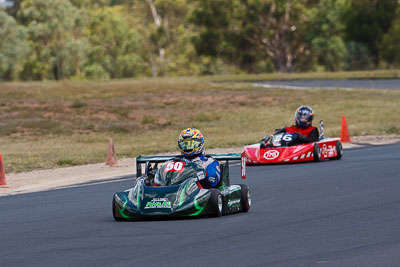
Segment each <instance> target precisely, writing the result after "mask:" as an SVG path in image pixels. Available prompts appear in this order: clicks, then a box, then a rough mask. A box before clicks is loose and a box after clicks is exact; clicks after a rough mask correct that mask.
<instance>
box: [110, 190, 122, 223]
mask: <svg viewBox="0 0 400 267" xmlns="http://www.w3.org/2000/svg"><path fill="white" fill-rule="evenodd" d="M116 195H117V194H114V196H113V200H112V213H113V217H114V220H116V221H123V220H124V219H123V218H122V217H121V215H120V214H119V212H118V210H117V203H116V202H115V197H116Z"/></svg>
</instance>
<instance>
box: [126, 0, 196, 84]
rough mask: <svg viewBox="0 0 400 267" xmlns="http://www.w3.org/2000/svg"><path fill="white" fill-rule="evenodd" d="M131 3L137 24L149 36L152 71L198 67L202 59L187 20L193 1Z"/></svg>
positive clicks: (138, 0) (143, 0) (176, 72)
mask: <svg viewBox="0 0 400 267" xmlns="http://www.w3.org/2000/svg"><path fill="white" fill-rule="evenodd" d="M132 2H133V3H132V4H131V5H130V12H131V16H132V17H135V18H136V19H134V20H135V24H134V25H135V26H136V27H137V28H138V29H139V31H140V32H141V33H142V35H143V36H146V45H147V48H148V56H147V57H148V60H149V61H150V63H151V67H152V75H153V77H156V76H165V75H188V74H193V73H196V72H197V71H198V64H199V61H198V59H197V57H196V53H195V50H194V47H193V44H192V43H191V41H190V40H191V38H192V35H193V32H192V30H191V29H190V27H189V24H188V23H187V20H186V14H187V13H189V12H190V10H191V6H192V4H190V3H188V2H187V1H186V0H134V1H132Z"/></svg>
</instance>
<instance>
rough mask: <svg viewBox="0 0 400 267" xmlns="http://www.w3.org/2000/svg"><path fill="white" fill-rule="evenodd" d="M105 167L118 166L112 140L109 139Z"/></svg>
mask: <svg viewBox="0 0 400 267" xmlns="http://www.w3.org/2000/svg"><path fill="white" fill-rule="evenodd" d="M106 165H107V166H110V167H116V166H118V162H117V155H116V154H115V150H114V142H113V140H112V138H110V141H109V142H108V150H107V159H106Z"/></svg>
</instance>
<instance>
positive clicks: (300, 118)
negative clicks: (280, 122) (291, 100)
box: [294, 106, 314, 128]
mask: <svg viewBox="0 0 400 267" xmlns="http://www.w3.org/2000/svg"><path fill="white" fill-rule="evenodd" d="M313 119H314V112H313V110H312V108H310V107H308V106H301V107H299V108H298V109H297V110H296V112H295V113H294V121H295V123H296V126H297V127H300V128H306V127H308V126H311V124H312V120H313Z"/></svg>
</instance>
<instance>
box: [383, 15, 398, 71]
mask: <svg viewBox="0 0 400 267" xmlns="http://www.w3.org/2000/svg"><path fill="white" fill-rule="evenodd" d="M379 48H380V55H381V58H382V59H383V60H385V61H386V62H388V63H390V64H393V65H395V66H400V7H398V8H397V12H396V18H395V19H394V20H393V22H392V25H391V27H390V29H389V30H388V32H387V33H386V34H384V35H383V38H382V43H381V44H380V47H379Z"/></svg>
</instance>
